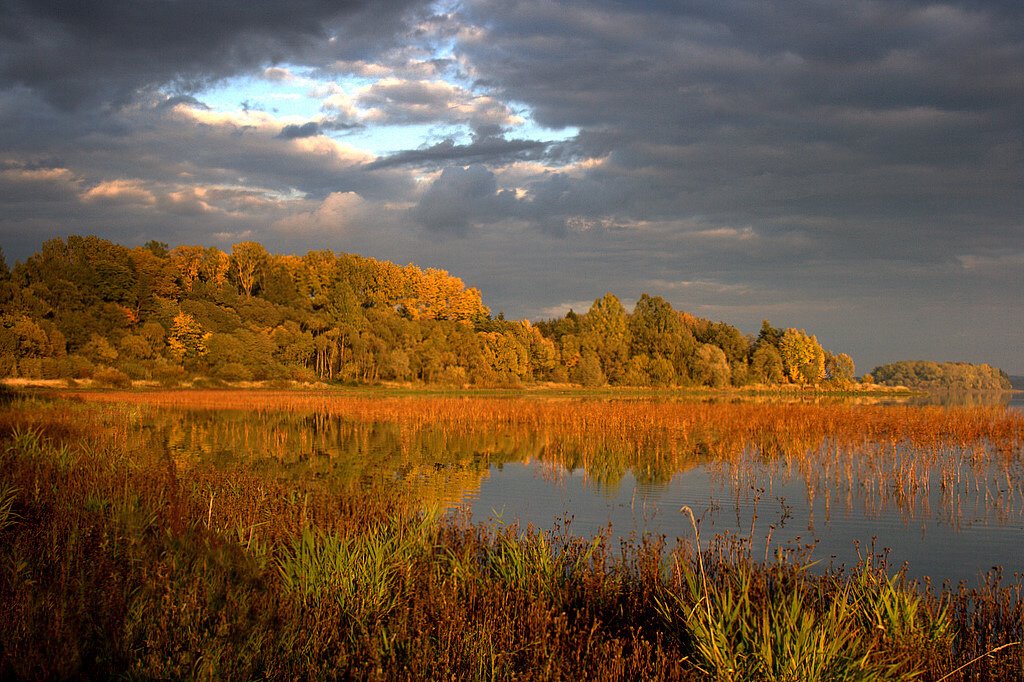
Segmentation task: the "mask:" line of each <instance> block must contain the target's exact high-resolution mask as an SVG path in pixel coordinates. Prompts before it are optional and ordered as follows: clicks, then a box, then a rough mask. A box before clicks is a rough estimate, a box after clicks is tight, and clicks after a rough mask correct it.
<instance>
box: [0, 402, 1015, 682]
mask: <svg viewBox="0 0 1024 682" xmlns="http://www.w3.org/2000/svg"><path fill="white" fill-rule="evenodd" d="M186 407H187V408H189V409H192V410H196V409H204V408H205V409H208V410H218V412H190V413H188V414H191V415H193V418H192V420H191V421H189V420H182V419H181V418H180V413H181V411H182V410H183V408H186ZM231 408H236V409H239V410H243V409H244V410H245V414H246V418H245V419H242V418H239V417H237V415H238V414H240V413H232V412H230V411H229V412H223V410H230V409H231ZM172 414H178V416H176V417H174V418H172V417H170V416H168V415H172ZM197 415H198V416H197ZM211 415H218V418H211ZM232 415H236V416H235V417H232ZM285 415H287V416H288V418H287V419H286V418H285V417H284V416H285ZM524 453H525V457H526V458H528V459H529V460H531V461H539V462H543V463H544V466H545V467H548V470H550V471H551V472H558V471H581V472H583V475H584V476H585V477H586V478H587V479H588V480H591V481H593V482H594V485H595V486H614V485H615V484H616V481H617V480H622V479H623V478H624V477H631V478H634V479H638V480H639V479H643V480H645V481H647V482H649V483H651V484H658V483H659V482H669V481H671V480H672V479H673V477H674V476H676V475H678V474H679V473H680V472H684V471H687V470H690V469H694V468H710V469H714V470H715V471H717V472H718V473H717V474H716V475H717V476H718V477H719V479H718V480H721V481H727V482H728V481H735V485H737V486H741V487H742V486H745V480H746V478H745V477H748V476H749V475H750V472H752V471H754V470H755V469H756V467H757V466H765V465H767V464H771V463H775V464H780V465H782V466H785V467H787V468H789V469H791V470H792V471H794V472H796V474H797V475H799V476H800V477H802V479H803V480H805V481H807V485H808V489H809V490H810V489H814V490H819V489H824V488H821V487H820V486H821V485H824V481H826V480H827V482H829V485H828V486H826V487H828V488H829V489H832V487H833V484H834V483H836V482H837V481H838V482H839V483H838V485H839V487H842V486H843V485H847V484H844V483H842V482H843V481H847V482H849V484H848V485H847V489H848V491H849V494H850V495H855V496H861V497H862V499H865V500H870V501H873V502H871V503H872V504H874V503H877V504H879V505H888V506H890V507H893V508H895V509H898V510H902V512H901V513H906V514H911V515H913V514H916V515H918V516H920V515H923V514H932V513H934V512H935V511H936V510H935V509H932V508H925V507H923V506H922V504H923V501H924V500H929V502H928V504H929V505H931V504H933V503H932V502H930V500H931V499H932V497H931V496H930V495H926V494H925V492H928V491H929V490H931V489H932V488H934V487H936V486H938V487H939V488H940V491H939V498H940V499H942V500H948V507H945V508H944V509H945V510H946V511H945V512H943V513H948V514H952V515H955V514H956V513H957V510H958V509H960V510H961V511H962V510H963V509H964V505H965V500H967V501H968V502H969V504H968V506H971V505H975V503H979V502H980V503H981V504H983V505H993V506H994V507H996V508H999V509H1002V510H1003V511H1002V512H1000V513H1002V514H1004V515H1005V516H1007V517H1008V518H1010V519H1011V521H1012V519H1013V518H1016V517H1015V515H1017V516H1019V514H1020V513H1021V507H1022V506H1024V494H1022V487H1021V477H1020V473H1019V472H1020V460H1021V458H1022V456H1024V415H1022V414H1021V413H1020V412H1018V411H1014V410H1006V409H1004V408H984V407H974V408H957V409H947V408H940V407H898V406H877V405H856V404H847V403H832V404H815V403H795V404H789V405H781V404H777V403H741V402H736V403H731V402H726V403H711V402H668V401H657V402H655V401H650V400H640V399H625V400H623V399H618V400H591V399H580V398H575V397H568V398H567V397H534V398H529V399H513V398H508V397H465V396H457V395H449V396H429V397H423V396H397V395H390V394H387V393H375V394H365V393H364V394H359V393H351V394H345V393H340V394H339V393H328V392H325V393H321V394H302V393H288V392H277V393H275V392H227V391H209V392H194V391H193V392H187V393H183V392H171V391H168V392H150V393H123V394H122V393H116V392H105V393H81V394H76V395H74V396H67V397H63V398H57V397H53V396H46V397H12V398H10V399H8V401H7V402H6V404H5V405H4V406H3V408H2V411H0V464H2V469H0V470H2V473H3V477H2V480H0V540H2V542H0V555H2V556H0V571H2V576H0V603H2V604H3V606H4V612H5V613H6V614H8V619H7V620H8V623H9V626H8V627H6V628H4V629H3V630H2V631H0V676H3V677H11V676H16V677H22V678H26V677H30V678H39V677H49V678H66V677H82V676H85V677H109V676H110V675H113V674H126V675H128V676H130V677H164V678H167V677H170V678H191V677H207V678H208V677H214V678H274V679H282V678H295V677H302V678H309V677H338V676H341V677H355V678H365V679H423V678H430V679H447V678H454V679H510V678H512V677H515V678H517V679H531V678H532V679H564V678H568V679H581V678H584V677H586V678H592V679H597V678H603V679H706V678H707V677H709V676H710V677H715V678H719V679H794V680H795V679H811V678H815V677H816V678H819V679H914V678H918V679H943V678H944V676H946V675H951V676H950V677H947V678H945V679H1024V650H1022V647H1021V645H1020V641H1021V640H1022V639H1024V637H1022V628H1024V608H1022V606H1021V593H1020V592H1021V580H1020V578H1019V576H1016V575H1011V571H1012V570H1013V568H1012V567H1009V566H1005V567H1003V568H1004V569H1006V570H1005V572H1004V571H999V570H994V571H991V572H988V573H987V574H985V575H984V576H981V577H979V579H978V580H976V581H971V582H963V583H947V584H940V583H939V582H937V581H932V582H927V581H916V580H911V579H910V578H909V577H908V575H907V574H906V573H905V572H901V571H900V570H898V569H899V567H895V566H890V565H889V564H888V563H887V561H886V558H885V556H884V555H880V553H879V552H876V551H874V550H873V549H872V548H868V547H865V548H864V551H863V554H862V557H861V560H859V561H857V562H855V563H850V564H848V565H846V566H843V567H839V566H833V567H822V566H817V567H811V566H809V565H808V562H807V557H806V555H803V554H801V552H800V551H798V550H797V549H792V550H787V549H785V548H783V547H782V546H781V545H780V546H778V547H777V548H776V549H778V551H775V552H772V553H770V554H768V553H762V550H763V548H762V547H761V546H757V547H755V546H754V544H753V543H752V542H749V541H748V540H749V538H745V537H739V536H733V535H725V536H723V535H714V534H712V533H711V532H709V530H708V528H707V526H706V524H705V523H704V522H703V521H702V520H700V518H698V517H700V516H701V514H700V511H699V510H698V511H697V514H696V515H694V516H692V517H691V516H689V515H688V514H680V513H679V512H678V509H677V510H675V512H674V513H675V514H676V515H677V516H678V517H679V519H680V520H681V522H682V523H683V524H684V526H685V528H686V532H685V533H682V532H680V533H678V534H674V535H673V536H671V537H664V536H662V535H660V534H657V533H647V534H640V535H637V536H635V537H632V538H629V537H621V536H617V535H614V534H613V533H614V531H613V530H603V531H600V532H596V533H590V534H583V535H581V534H579V533H577V532H574V530H573V526H572V523H571V522H570V521H569V520H568V519H567V520H566V522H565V523H562V524H557V525H554V526H551V527H546V528H540V529H538V528H532V527H527V526H522V525H518V524H516V523H515V519H513V518H506V519H504V521H503V522H501V523H495V522H481V521H479V520H476V519H474V518H472V517H470V516H469V515H468V513H466V512H465V510H464V508H463V507H460V504H459V503H460V500H462V499H463V497H464V495H465V491H466V490H467V489H469V490H472V489H474V488H475V487H478V486H479V485H480V481H481V480H483V479H485V478H486V477H487V476H488V475H490V474H489V472H490V471H491V467H492V465H496V464H500V463H510V462H515V461H521V460H522V459H523V457H524ZM432 472H433V473H435V474H436V473H438V472H440V474H443V476H442V477H441V478H443V479H445V480H447V483H446V484H444V485H439V484H438V483H437V480H438V477H437V476H431V475H428V474H431V473H432ZM1000 476H1001V478H999V477H1000ZM862 481H876V484H875V486H874V487H867V488H865V487H864V486H862V485H861V484H860V483H861V482H862ZM926 489H927V490H926ZM833 504H839V502H836V501H834V502H833ZM943 504H945V503H943ZM958 505H959V507H958ZM971 508H973V506H972V507H971ZM565 511H567V512H571V510H565ZM990 652H992V653H991V655H988V654H990ZM961 666H966V667H963V668H962V669H961V670H959V671H958V669H959V668H961Z"/></svg>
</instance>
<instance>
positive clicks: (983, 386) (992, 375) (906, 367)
mask: <svg viewBox="0 0 1024 682" xmlns="http://www.w3.org/2000/svg"><path fill="white" fill-rule="evenodd" d="M871 376H872V377H873V378H874V380H875V381H876V382H878V383H879V384H883V385H886V386H906V387H907V388H914V389H923V390H936V389H940V390H948V391H1009V390H1011V389H1012V388H1013V386H1012V385H1011V384H1010V377H1009V376H1007V375H1006V373H1005V372H1003V371H1002V370H1000V369H997V368H995V367H992V366H990V365H986V364H980V365H976V364H971V363H968V362H929V361H925V360H905V361H903V362H893V363H890V364H888V365H882V366H881V367H876V368H875V369H874V370H872V372H871Z"/></svg>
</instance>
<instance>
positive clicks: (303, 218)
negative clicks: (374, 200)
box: [273, 192, 368, 237]
mask: <svg viewBox="0 0 1024 682" xmlns="http://www.w3.org/2000/svg"><path fill="white" fill-rule="evenodd" d="M367 210H368V206H367V202H366V201H365V200H364V199H363V198H362V197H361V196H359V195H358V194H356V193H355V192H332V193H331V194H329V195H328V196H327V198H325V199H324V200H323V201H322V202H320V204H319V205H317V206H316V207H315V208H314V209H312V210H309V211H302V212H299V213H294V214H292V215H289V216H287V217H285V218H282V219H281V220H278V221H277V222H275V223H274V225H273V228H274V229H275V230H277V231H280V232H283V233H286V234H289V235H290V236H292V237H296V236H306V237H310V236H317V237H320V236H323V235H329V236H333V237H336V236H339V235H343V234H345V233H346V232H348V231H349V230H350V229H352V228H353V227H354V226H356V225H358V224H359V223H360V221H362V220H363V219H364V218H365V217H366V212H367Z"/></svg>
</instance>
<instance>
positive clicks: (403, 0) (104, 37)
mask: <svg viewBox="0 0 1024 682" xmlns="http://www.w3.org/2000/svg"><path fill="white" fill-rule="evenodd" d="M415 4H416V2H415V0H386V1H385V2H374V3H370V2H365V1H354V0H349V1H347V2H345V1H341V0H295V1H294V2H287V3H284V2H278V1H276V0H255V1H251V0H250V1H247V2H239V1H237V0H180V1H178V2H134V1H132V0H98V1H94V2H78V3H75V2H65V1H63V0H7V1H6V2H4V6H3V11H2V12H0V36H3V39H2V40H0V86H7V87H12V86H15V85H21V86H24V87H27V88H30V89H33V90H37V91H39V92H40V93H42V94H43V95H44V97H45V98H46V99H47V100H48V101H49V102H51V103H54V104H56V105H58V106H60V107H62V108H78V107H81V106H85V105H102V104H115V105H120V104H125V103H127V102H129V101H131V100H133V99H134V98H135V96H136V94H137V93H138V92H139V91H140V90H146V89H149V88H152V87H155V86H162V85H168V84H170V85H174V86H176V87H178V88H179V89H180V90H181V91H182V92H183V93H184V94H188V93H189V92H190V91H193V90H196V89H198V88H199V87H200V86H202V85H203V84H206V83H209V82H212V81H215V80H217V79H219V78H222V77H225V76H229V75H234V74H236V73H239V72H243V71H247V70H251V69H255V68H258V67H260V66H262V65H265V64H267V63H273V62H278V61H283V60H286V59H291V58H300V57H308V56H311V55H313V54H314V53H315V51H317V50H319V51H321V54H320V55H319V58H321V59H324V58H328V59H329V57H328V55H331V56H334V57H335V58H338V57H341V56H348V57H358V56H361V55H362V54H365V53H367V51H368V50H369V49H370V48H371V47H372V48H374V49H379V48H381V47H383V46H387V45H391V44H393V38H394V35H395V33H396V32H397V31H398V30H399V29H400V28H401V27H402V23H401V19H402V15H403V12H404V11H405V10H407V9H408V8H409V7H410V6H413V5H415ZM332 37H334V38H335V40H334V41H330V39H331V38H332ZM329 41H330V42H329ZM325 61H326V59H325Z"/></svg>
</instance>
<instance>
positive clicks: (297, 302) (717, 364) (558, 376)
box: [0, 236, 1004, 390]
mask: <svg viewBox="0 0 1024 682" xmlns="http://www.w3.org/2000/svg"><path fill="white" fill-rule="evenodd" d="M918 364H920V363H918ZM902 366H904V365H902V364H897V365H894V366H892V367H896V368H899V367H902ZM931 366H934V367H936V368H939V369H941V368H942V367H945V366H942V365H935V364H934V363H932V365H929V367H931ZM889 367H890V366H888V365H887V366H884V367H880V368H878V369H876V370H875V372H874V373H873V374H874V379H875V380H876V381H879V382H881V383H890V382H896V383H901V384H903V385H908V386H912V387H917V386H922V385H924V384H923V383H922V382H926V381H929V380H930V379H927V378H926V377H931V376H932V375H933V374H934V375H936V376H942V377H952V376H953V375H954V373H953V372H952V371H942V372H939V370H935V371H934V372H931V373H929V372H925V371H923V370H922V371H921V372H918V371H917V370H916V369H914V371H909V370H908V371H905V372H901V371H895V370H890V369H887V368H889ZM908 367H914V368H916V367H917V365H916V364H911V365H908ZM956 367H960V366H959V365H957V366H956ZM968 367H969V366H968ZM983 367H984V366H983ZM989 370H990V371H988V373H984V372H980V371H976V370H973V369H969V368H968V369H963V370H957V373H956V376H957V377H960V376H961V375H962V376H963V377H965V378H964V379H963V380H962V381H963V383H965V384H971V385H972V386H975V385H977V384H978V383H979V382H978V381H976V380H975V379H974V377H979V376H984V378H985V381H984V382H983V383H984V385H996V384H998V382H999V381H1000V380H1001V379H1002V378H1003V377H1004V375H1000V374H999V373H998V371H997V370H992V369H991V368H989ZM936 372H939V373H938V374H936ZM0 377H17V378H23V379H51V380H52V379H58V380H67V381H69V382H73V381H77V380H90V381H92V382H95V383H98V384H100V385H110V386H128V385H131V384H132V383H133V382H151V383H156V384H161V385H165V386H173V385H178V384H181V383H183V382H191V383H193V384H197V383H202V382H205V383H206V384H207V385H209V384H211V383H212V384H216V383H218V382H222V383H223V382H230V383H238V382H248V381H263V382H266V381H271V382H273V381H285V382H287V381H291V382H300V383H309V382H343V383H350V384H380V383H393V384H437V385H446V386H457V387H463V386H481V387H508V386H511V387H515V386H521V385H534V384H561V385H565V384H575V385H579V386H584V387H600V386H636V387H712V388H724V387H755V388H756V387H761V388H778V387H787V386H788V387H794V388H806V387H817V388H818V389H820V390H851V389H859V388H862V387H863V385H864V384H862V383H860V382H858V381H857V379H856V378H855V368H854V363H853V360H852V359H851V358H850V356H849V355H847V354H846V353H841V352H833V351H830V350H826V349H825V348H823V347H822V346H821V344H820V343H819V342H818V340H817V338H816V337H815V336H814V335H813V334H808V333H807V332H806V331H804V330H803V329H797V328H792V327H790V328H779V327H774V326H772V325H771V323H769V322H768V321H767V320H765V321H764V322H763V324H762V326H761V329H760V331H759V333H758V334H757V336H756V337H755V336H753V335H747V334H744V333H742V332H741V331H740V330H739V329H737V328H736V327H734V326H732V325H730V324H727V323H725V322H714V321H711V320H707V319H703V318H700V317H697V316H695V315H692V314H690V313H687V312H684V311H679V310H675V309H674V308H673V307H672V306H671V305H670V304H669V303H668V302H667V301H666V300H664V299H663V298H661V297H660V296H652V295H649V294H647V293H644V294H642V295H641V296H640V298H639V299H638V301H637V303H636V305H635V306H634V308H633V310H632V311H628V310H626V308H625V307H624V306H623V304H622V303H621V302H620V300H619V299H618V298H617V297H616V296H615V295H614V294H612V293H610V292H609V293H606V294H604V295H603V296H601V297H600V298H597V299H596V300H595V301H594V303H593V305H592V306H591V307H590V309H589V310H588V311H586V312H584V313H577V312H575V311H572V310H570V311H569V312H568V313H567V314H566V315H565V316H564V317H562V318H557V319H551V320H543V321H538V322H530V321H528V320H521V321H513V320H506V319H505V318H504V316H503V315H501V314H498V315H497V316H494V315H492V314H491V311H490V310H489V309H488V308H487V307H486V306H485V305H484V304H483V302H482V298H481V294H480V291H479V290H477V289H475V288H472V287H467V286H466V285H465V284H464V283H463V281H462V280H461V279H459V278H458V277H456V276H454V275H451V274H449V273H448V272H446V271H444V270H437V269H431V268H427V269H421V268H420V267H418V266H416V265H413V264H409V265H404V266H402V265H397V264H395V263H391V262H388V261H383V260H377V259H374V258H368V257H364V256H359V255H355V254H346V253H334V252H332V251H327V250H324V251H310V252H309V253H307V254H306V255H304V256H295V255H277V254H271V253H269V252H268V251H267V250H266V249H265V248H264V247H263V246H262V245H261V244H259V243H257V242H252V241H247V242H240V243H238V244H235V245H233V246H232V249H231V252H230V253H228V252H225V251H222V250H220V249H218V248H216V247H205V246H201V245H179V246H175V247H173V248H172V247H170V246H169V245H167V244H164V243H161V242H156V241H151V242H149V243H147V244H146V245H145V246H140V247H126V246H121V245H118V244H115V243H112V242H110V241H107V240H104V239H101V238H99V237H94V236H70V237H67V238H66V239H52V240H49V241H47V242H45V243H44V244H43V245H42V249H41V250H40V251H39V252H38V253H35V254H33V255H32V256H30V257H29V258H28V259H27V260H26V261H25V262H23V263H21V262H19V263H17V264H16V265H15V266H14V267H13V268H9V267H8V265H7V263H6V261H5V260H4V258H3V253H2V251H0ZM967 377H971V378H967ZM942 381H946V382H947V383H948V382H949V381H950V379H948V378H947V379H944V380H942ZM957 381H958V382H959V381H960V379H959V378H958V379H957ZM993 382H995V383H993ZM869 383H870V382H865V384H869ZM939 383H942V382H941V381H940V382H939ZM999 385H1001V384H999Z"/></svg>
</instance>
